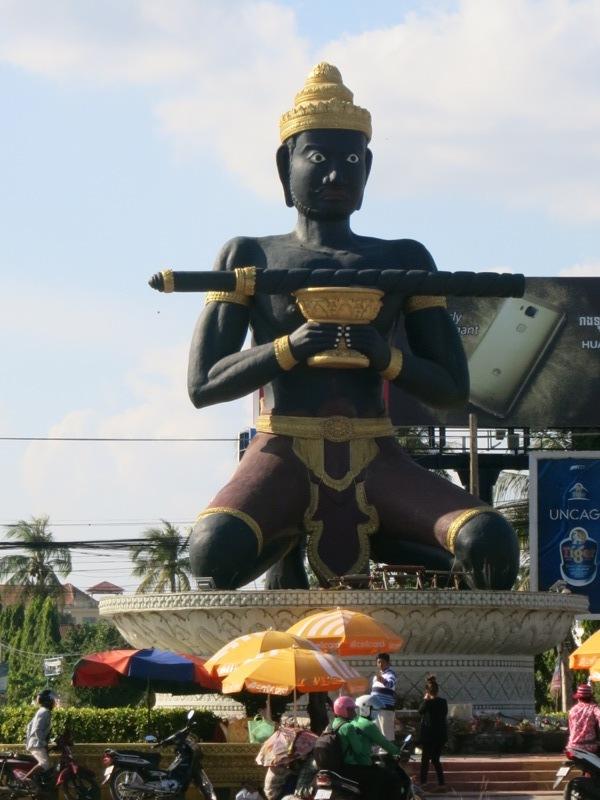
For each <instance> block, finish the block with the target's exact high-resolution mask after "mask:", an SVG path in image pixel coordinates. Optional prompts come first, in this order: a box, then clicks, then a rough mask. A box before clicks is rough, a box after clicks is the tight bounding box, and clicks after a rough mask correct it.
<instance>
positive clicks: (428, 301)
mask: <svg viewBox="0 0 600 800" xmlns="http://www.w3.org/2000/svg"><path fill="white" fill-rule="evenodd" d="M447 307H448V303H447V302H446V298H445V297H442V296H440V295H436V296H434V295H430V296H428V295H414V297H407V298H406V300H405V301H404V313H405V314H410V313H411V312H412V311H422V310H423V309H425V308H447Z"/></svg>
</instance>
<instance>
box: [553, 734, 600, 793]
mask: <svg viewBox="0 0 600 800" xmlns="http://www.w3.org/2000/svg"><path fill="white" fill-rule="evenodd" d="M565 753H566V756H567V759H568V760H567V761H565V763H564V764H563V765H562V766H561V767H559V768H558V770H557V772H556V776H555V780H554V786H553V787H552V788H553V789H557V788H558V786H559V785H560V784H561V783H562V781H564V780H566V779H567V777H568V775H569V773H570V772H571V770H572V769H579V770H581V771H582V772H583V775H577V776H575V777H574V778H571V780H570V781H568V782H567V784H566V786H565V791H564V800H592V798H594V800H596V799H597V798H600V757H599V756H598V755H597V754H596V753H590V752H588V751H587V750H580V749H579V748H578V747H573V748H569V749H568V750H565Z"/></svg>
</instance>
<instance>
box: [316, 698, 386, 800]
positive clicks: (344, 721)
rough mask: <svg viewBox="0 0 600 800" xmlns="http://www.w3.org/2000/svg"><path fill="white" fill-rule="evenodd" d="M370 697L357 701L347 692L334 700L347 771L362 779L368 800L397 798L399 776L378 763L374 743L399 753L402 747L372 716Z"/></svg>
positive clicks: (354, 778)
mask: <svg viewBox="0 0 600 800" xmlns="http://www.w3.org/2000/svg"><path fill="white" fill-rule="evenodd" d="M368 699H369V695H363V696H362V697H360V698H358V700H357V701H355V700H354V699H353V698H352V697H348V696H345V695H342V696H341V697H338V698H337V699H336V700H335V702H334V704H333V712H334V714H335V719H334V720H333V723H332V728H333V730H334V731H337V732H338V735H339V737H340V740H341V743H342V753H343V759H344V774H345V775H346V776H347V777H348V778H351V779H352V780H355V781H357V782H358V785H359V787H360V791H361V795H362V796H363V797H365V798H367V800H381V798H384V797H386V798H387V797H389V798H393V797H395V796H399V788H400V785H399V780H398V776H397V775H396V774H394V773H393V772H392V770H389V769H387V768H386V767H381V766H376V765H374V764H373V759H372V750H373V747H374V746H378V747H382V748H383V749H384V750H385V751H386V752H387V753H390V755H394V756H397V755H399V754H400V750H399V749H398V748H397V747H396V745H395V744H393V743H392V742H390V741H389V740H388V739H386V738H385V736H384V735H383V734H382V733H381V731H380V730H379V728H378V727H377V725H376V724H375V723H374V722H372V721H371V720H370V719H369V717H370V715H371V706H370V704H368V705H367V703H366V702H365V700H368ZM359 700H360V701H361V703H360V704H359V702H358V701H359ZM367 709H368V711H367ZM357 710H358V712H359V713H358V716H357V713H356V712H357Z"/></svg>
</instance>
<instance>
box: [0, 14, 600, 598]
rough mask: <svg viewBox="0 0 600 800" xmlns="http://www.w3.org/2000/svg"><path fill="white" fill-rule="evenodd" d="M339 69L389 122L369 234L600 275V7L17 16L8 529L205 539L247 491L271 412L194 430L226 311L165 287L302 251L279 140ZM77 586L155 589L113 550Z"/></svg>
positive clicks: (214, 417)
mask: <svg viewBox="0 0 600 800" xmlns="http://www.w3.org/2000/svg"><path fill="white" fill-rule="evenodd" d="M323 60H325V61H330V62H331V63H334V64H335V65H336V66H337V67H338V68H339V69H340V71H341V73H342V76H343V78H344V82H345V83H346V85H347V86H348V87H349V88H350V89H351V90H352V91H353V92H354V95H355V102H356V103H357V104H359V105H362V106H364V107H366V108H368V109H369V110H370V111H371V114H372V117H373V139H372V142H371V147H372V150H373V152H374V166H373V171H372V174H371V178H370V181H369V185H368V187H367V192H366V195H365V201H364V204H363V208H362V209H361V211H360V212H358V213H357V214H356V215H355V217H353V228H354V230H355V231H356V232H357V233H361V234H365V235H372V236H381V237H383V238H403V237H408V238H414V239H418V240H419V241H421V242H423V243H424V244H425V245H426V246H427V247H428V249H429V250H430V251H431V253H432V254H433V257H434V258H435V260H436V263H437V264H438V267H439V268H440V269H466V270H499V271H513V272H524V273H525V274H526V275H528V276H559V275H563V276H587V275H593V276H600V225H599V222H600V83H599V82H598V80H597V76H598V74H600V2H598V0H463V1H462V2H461V1H460V0H456V2H450V0H447V1H446V0H424V1H423V2H416V1H409V0H393V2H383V0H371V2H369V3H364V2H362V3H359V2H358V1H357V0H329V2H327V3H322V2H317V0H304V1H302V0H287V2H284V1H283V0H281V1H280V2H276V1H275V0H273V1H271V2H252V1H251V0H228V2H222V1H221V2H218V0H53V2H51V3H49V2H47V0H0V108H1V112H0V113H1V115H2V124H1V125H0V179H1V185H2V191H0V277H1V284H0V331H1V334H2V335H1V339H0V341H2V343H3V346H2V371H1V373H0V374H1V376H2V380H1V386H2V391H0V524H10V523H12V522H14V521H16V520H17V519H29V518H31V517H33V516H40V515H43V514H47V515H48V516H49V517H50V522H51V529H52V530H53V532H54V534H55V536H56V538H57V539H59V540H66V539H87V538H94V539H110V538H118V537H123V536H131V537H137V536H140V535H141V531H143V530H144V529H145V528H147V527H149V526H151V525H155V524H157V523H159V521H160V520H161V519H167V520H169V521H171V522H173V523H176V524H178V525H179V526H180V527H181V529H182V530H184V529H185V528H186V526H187V525H189V524H190V523H191V522H192V521H193V519H194V518H195V516H196V515H197V513H198V512H199V511H201V510H202V508H203V507H205V506H206V505H207V504H208V502H209V501H210V499H211V497H212V496H213V495H214V494H215V493H216V491H217V490H218V488H219V487H220V486H222V485H223V484H224V482H225V481H226V480H227V478H228V476H229V474H230V473H231V472H232V471H233V469H234V468H235V465H236V443H235V441H234V440H235V439H236V437H237V435H238V433H239V431H240V430H241V429H243V428H246V427H248V426H249V425H250V424H251V420H252V403H251V400H250V398H243V399H241V400H239V401H235V402H231V403H228V404H224V405H220V406H215V407H212V408H208V409H203V410H201V411H197V410H195V409H194V408H193V407H192V405H191V403H190V402H189V400H188V397H187V391H186V377H185V373H186V366H187V365H186V362H187V349H188V345H189V340H190V336H191V333H192V330H193V327H194V324H195V320H196V318H197V315H198V313H199V312H200V310H201V308H202V305H203V299H202V297H201V296H200V295H197V296H192V295H187V296H185V295H170V296H165V295H161V294H158V293H156V292H153V291H151V290H150V289H149V288H148V286H147V283H146V281H147V279H148V278H149V277H150V275H151V274H152V273H154V272H156V271H157V270H160V269H165V268H167V267H172V268H176V269H177V268H179V269H209V268H210V267H211V266H212V264H213V261H214V259H215V257H216V255H217V253H218V252H219V250H220V248H221V246H222V245H223V243H224V242H226V241H227V240H228V239H230V238H232V237H233V236H237V235H264V234H269V233H282V232H285V231H288V230H291V229H292V228H293V226H294V224H295V213H294V212H293V211H292V210H290V209H287V208H286V207H285V204H284V202H283V195H282V192H281V187H280V185H279V183H278V179H277V175H276V171H275V162H274V154H275V150H276V148H277V145H278V122H279V117H280V115H281V114H282V113H283V112H284V111H286V110H288V109H289V108H291V107H292V105H293V98H294V95H295V93H296V92H297V91H299V89H300V88H301V87H302V85H303V83H304V79H305V77H306V74H307V73H308V71H309V70H310V68H311V67H312V66H313V65H314V64H316V63H318V62H319V61H323ZM7 437H87V438H102V437H105V438H106V437H108V438H110V437H126V438H127V437H129V438H131V437H138V438H144V437H148V438H157V437H172V438H177V437H179V438H188V439H191V438H193V439H202V438H221V439H224V441H218V442H217V441H213V442H210V441H195V442H192V441H188V442H179V443H157V442H146V443H123V442H49V441H11V440H9V438H7ZM70 580H71V581H72V582H73V583H75V584H76V585H77V586H79V587H80V588H83V589H85V588H87V587H88V586H91V585H92V584H93V583H96V582H97V581H99V580H110V581H112V582H114V583H117V584H119V585H121V586H123V587H124V588H126V589H128V590H133V589H134V588H135V585H136V581H135V579H133V578H132V577H131V576H130V574H129V567H128V563H127V560H126V559H123V557H122V556H118V555H116V554H115V553H110V551H107V552H106V553H105V554H103V555H99V554H96V555H94V556H93V557H81V556H76V558H75V569H74V572H73V573H72V575H71V577H70Z"/></svg>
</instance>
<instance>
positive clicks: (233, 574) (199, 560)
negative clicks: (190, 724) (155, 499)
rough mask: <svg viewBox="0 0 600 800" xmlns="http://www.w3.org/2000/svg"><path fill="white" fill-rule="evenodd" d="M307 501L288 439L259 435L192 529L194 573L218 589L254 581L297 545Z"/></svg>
mask: <svg viewBox="0 0 600 800" xmlns="http://www.w3.org/2000/svg"><path fill="white" fill-rule="evenodd" d="M308 502H309V484H308V476H307V473H306V468H305V467H304V465H303V464H302V463H301V462H300V461H299V459H298V458H297V457H296V456H295V455H294V453H293V452H292V449H291V440H290V439H289V438H287V437H283V436H272V435H269V434H262V433H261V434H258V435H257V436H256V437H255V438H254V440H253V441H252V443H251V445H250V447H249V448H248V450H247V451H246V453H245V455H244V457H243V458H242V460H241V462H240V464H239V466H238V468H237V470H236V471H235V473H234V475H233V477H232V478H231V480H230V481H229V483H228V484H227V485H226V486H225V487H224V488H223V489H221V491H220V492H219V493H218V494H217V495H216V496H215V497H214V498H213V500H212V501H211V503H210V504H209V506H208V508H206V509H205V510H204V511H203V512H202V513H201V514H200V515H199V517H198V520H197V522H196V524H195V525H194V528H193V530H192V534H191V536H190V564H191V567H192V573H193V574H194V575H195V576H196V577H201V576H203V577H211V578H213V580H214V581H215V584H216V586H217V588H218V589H236V588H238V587H239V586H243V585H244V584H246V583H248V582H250V581H252V580H254V579H255V578H257V577H258V576H259V575H261V574H262V573H263V572H265V570H267V569H268V568H269V567H271V566H272V565H273V564H275V563H276V562H278V561H279V560H280V559H282V558H285V557H286V556H287V555H288V553H289V552H290V551H291V550H292V549H293V547H294V546H295V545H296V543H297V541H298V530H299V529H300V525H301V522H302V517H303V514H304V510H305V509H306V506H307V504H308Z"/></svg>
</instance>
